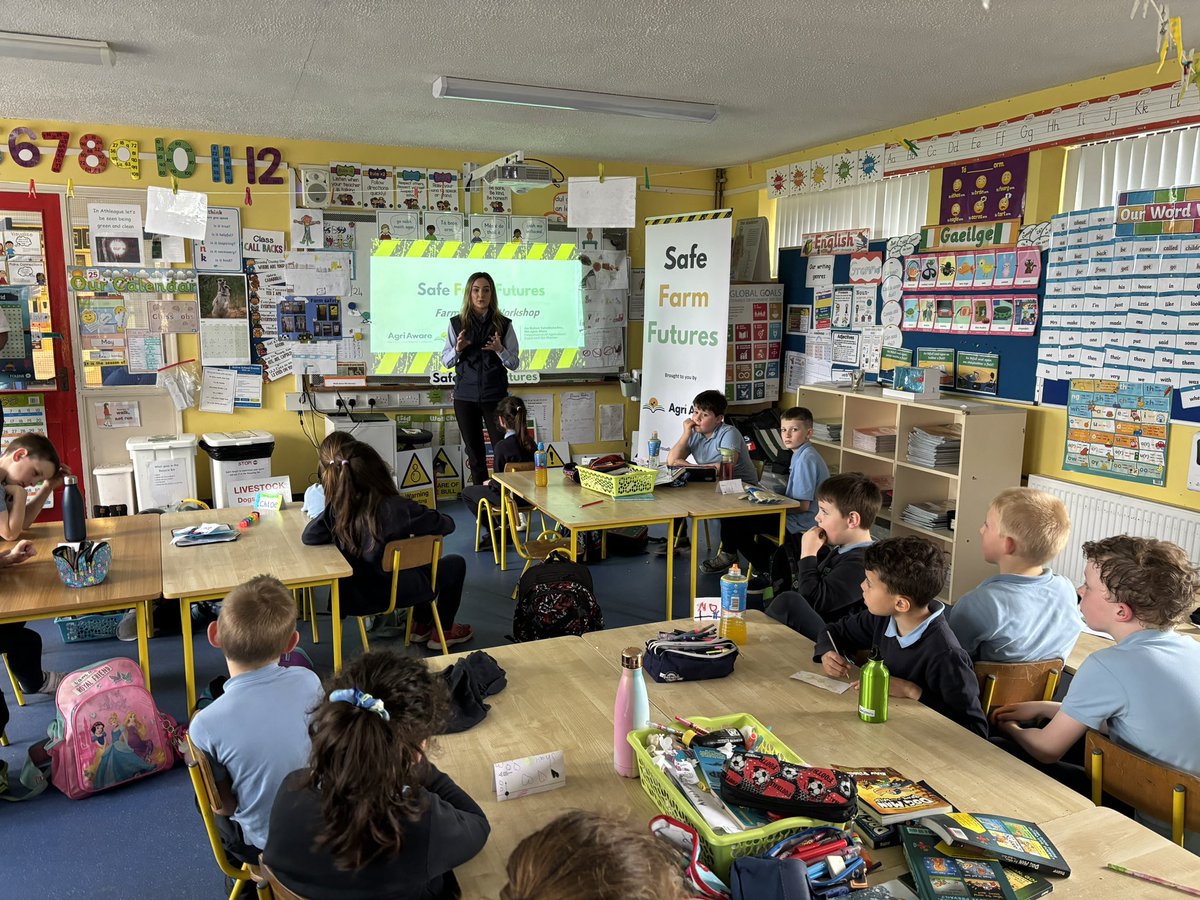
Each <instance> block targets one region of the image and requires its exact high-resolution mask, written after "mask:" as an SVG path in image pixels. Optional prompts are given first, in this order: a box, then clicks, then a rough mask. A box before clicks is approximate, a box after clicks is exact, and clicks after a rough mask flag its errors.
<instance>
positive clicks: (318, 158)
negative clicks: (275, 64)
mask: <svg viewBox="0 0 1200 900" xmlns="http://www.w3.org/2000/svg"><path fill="white" fill-rule="evenodd" d="M3 122H4V126H5V130H6V131H7V130H11V129H12V128H15V127H17V126H18V125H24V126H26V127H29V128H32V129H33V130H35V131H37V132H39V133H40V132H42V131H67V132H69V133H70V134H71V136H72V140H71V146H72V147H75V146H78V140H79V137H80V136H82V135H83V134H85V133H94V134H97V135H99V136H100V137H101V138H103V139H104V141H105V144H106V146H109V145H111V144H112V142H113V141H115V140H118V139H122V138H124V139H128V140H136V141H138V143H139V148H138V149H139V152H141V153H143V154H144V153H153V152H154V149H155V144H154V141H155V138H159V137H161V138H163V139H164V140H165V141H166V142H167V143H170V141H172V140H174V139H176V138H180V139H183V140H186V141H188V142H190V143H191V145H192V147H193V149H194V151H195V154H196V156H198V157H207V156H208V154H209V146H210V145H211V144H218V145H226V144H228V145H229V146H230V147H231V148H232V153H233V157H234V159H235V160H236V159H238V158H239V157H240V158H243V159H244V157H245V152H246V147H247V146H254V147H257V148H261V147H267V146H272V147H277V148H278V149H279V150H280V152H281V153H282V157H283V161H284V162H285V163H286V164H287V165H288V166H289V167H291V168H292V169H295V168H296V167H298V166H300V165H327V164H328V163H330V162H332V161H352V162H359V163H367V164H375V165H385V164H386V165H393V166H399V165H407V166H416V167H424V168H442V167H444V168H449V169H459V170H461V168H462V165H463V163H464V162H475V163H481V164H482V163H487V162H490V161H492V160H493V159H496V158H497V157H498V156H500V155H502V154H503V153H505V152H509V151H511V150H512V149H513V148H511V147H508V148H503V147H501V148H495V149H493V150H491V151H486V150H481V151H472V152H464V151H458V150H444V149H430V148H419V147H403V146H394V147H392V146H378V145H372V144H357V143H352V142H344V143H343V142H336V143H335V142H324V141H299V140H289V139H284V138H273V137H269V136H261V135H253V136H251V135H235V134H222V133H209V132H190V131H180V130H175V129H171V128H144V127H134V126H125V125H120V124H96V123H78V122H56V121H31V120H27V119H20V120H18V119H4V120H3ZM43 143H44V142H43ZM50 149H52V148H50ZM522 149H524V150H525V152H526V153H527V154H529V155H531V156H538V155H539V154H538V152H537V151H538V148H537V142H536V139H532V140H531V141H530V142H529V144H528V145H527V146H526V147H524V148H522ZM46 150H47V147H45V146H43V154H45V153H46ZM549 162H552V163H553V164H554V165H556V166H558V167H559V168H560V169H561V170H562V171H563V172H564V173H565V174H566V175H567V176H595V175H597V174H598V172H599V161H596V160H585V159H570V158H563V157H557V158H549ZM263 168H264V167H263V166H262V165H260V166H259V167H258V171H259V173H260V174H261V173H262V171H263ZM687 168H692V167H688V166H670V165H657V166H651V167H650V173H651V183H652V185H654V186H656V187H658V188H667V189H668V190H669V189H670V188H684V189H691V190H703V191H705V192H706V193H705V194H694V193H679V194H673V193H664V192H659V191H653V192H646V191H642V190H639V191H638V194H637V217H638V221H639V222H640V221H641V219H642V218H643V217H645V216H656V215H671V214H678V213H685V212H694V211H699V210H707V209H711V208H712V206H713V195H712V193H711V192H712V190H713V186H714V179H713V173H712V171H702V172H691V173H687V174H680V175H658V174H656V171H657V172H670V171H675V170H683V169H687ZM233 174H234V183H233V184H232V185H226V184H223V183H222V184H214V183H213V181H212V178H211V169H210V166H209V164H208V163H206V162H198V163H197V165H196V171H195V173H194V174H193V176H192V177H191V178H189V179H180V180H179V186H180V188H181V189H184V190H193V191H203V192H206V193H207V194H208V195H209V203H210V205H213V206H234V207H237V208H238V209H239V210H240V211H241V217H242V227H243V228H262V229H273V230H276V231H283V232H285V233H286V232H287V231H288V230H289V224H288V223H289V216H288V213H289V209H290V207H289V202H288V198H289V193H290V191H291V186H290V183H289V185H286V186H283V185H274V186H266V185H256V186H252V187H251V196H252V198H253V204H252V205H251V206H245V205H244V199H245V189H246V169H245V167H244V166H235V167H234V170H233ZM604 174H605V177H608V176H610V175H613V176H620V175H632V176H637V177H638V179H639V181H641V180H642V179H643V174H644V173H643V166H642V164H640V163H621V162H608V161H604ZM31 177H32V178H34V179H35V180H36V182H37V184H38V185H40V186H42V187H43V188H47V189H54V187H55V186H57V187H65V185H66V183H67V179H68V178H71V179H72V180H73V182H74V186H75V188H76V190H77V191H78V190H80V189H83V188H87V187H104V188H128V189H132V190H138V191H144V190H145V189H146V187H148V186H150V185H158V186H162V187H167V186H169V185H170V179H169V178H163V177H160V176H159V175H158V169H157V165H156V163H155V161H154V160H148V159H143V160H142V161H141V177H140V179H139V180H137V181H133V180H131V178H130V176H129V174H128V172H127V171H125V170H123V169H119V168H116V167H115V166H113V165H111V164H110V165H109V167H108V169H107V171H106V172H104V173H102V174H100V175H90V174H87V173H85V172H83V171H82V170H81V169H80V168H79V165H78V163H77V162H76V158H75V157H73V156H69V157H67V159H66V162H65V164H64V166H63V171H62V172H60V173H57V174H55V173H53V172H51V170H50V161H49V155H43V159H42V162H41V164H40V165H39V166H37V167H36V168H33V169H22V168H18V167H17V166H16V165H15V164H14V163H13V162H12V161H11V160H10V159H8V158H7V154H6V156H5V160H4V163H3V165H2V166H0V189H6V190H22V191H23V190H25V189H27V188H28V179H29V178H31ZM288 177H289V179H291V177H292V176H291V174H290V173H289V175H288ZM562 189H563V190H565V189H566V188H565V186H564V187H563V188H562ZM555 192H556V191H555V190H554V189H542V190H537V191H530V192H529V193H526V194H519V195H518V194H514V195H513V215H543V214H545V213H547V212H550V211H552V209H553V199H554V194H555ZM465 199H467V198H466V196H465V195H464V200H465ZM479 202H480V201H479V200H476V201H475V203H476V204H479ZM474 211H476V212H479V211H480V210H479V209H475V210H474ZM76 224H79V223H76ZM644 234H645V232H644V229H642V228H641V227H638V228H634V229H631V230H630V242H629V253H630V264H631V265H632V266H634V267H639V266H641V265H642V264H643V259H644V255H645V240H644ZM641 338H642V330H641V322H635V323H631V325H630V327H629V329H628V333H627V339H626V359H627V365H628V367H630V368H636V367H639V366H640V365H641ZM179 350H180V358H181V359H189V358H194V357H198V356H199V340H198V337H197V336H196V335H182V336H181V338H180V347H179ZM573 389H578V390H594V391H595V392H596V407H597V433H598V431H599V407H600V406H601V405H603V404H614V403H624V405H625V430H626V440H628V437H629V434H630V432H631V431H632V430H633V429H634V428H636V427H637V416H638V407H637V404H635V403H632V402H628V401H625V400H623V399H622V397H621V392H620V390H619V388H618V387H617V385H616V384H615V383H607V384H601V383H592V384H588V385H586V386H580V387H576V386H574V385H558V384H554V385H551V384H549V383H546V384H535V385H528V386H522V387H520V388H518V389H517V390H516V393H531V394H532V393H537V394H553V395H554V396H555V398H556V399H555V410H554V419H555V421H557V420H558V415H559V406H558V399H557V398H558V397H559V395H560V394H561V393H563V392H564V391H569V390H573ZM292 390H294V382H293V379H292V378H290V377H289V378H284V379H281V380H279V381H275V382H271V383H268V384H266V385H264V390H263V408H262V409H261V410H247V409H239V410H238V411H237V412H236V413H234V414H233V415H232V416H230V415H223V414H220V413H201V412H199V411H197V410H194V409H193V410H188V411H187V412H185V413H184V414H183V426H184V431H186V432H188V433H191V434H196V435H201V434H203V433H205V432H214V431H232V430H240V429H259V430H263V431H269V432H271V433H272V434H273V435H275V439H276V448H275V454H274V457H273V461H272V467H273V470H274V474H276V475H288V476H290V477H291V479H292V485H293V489H294V490H296V491H300V490H303V487H304V485H306V484H307V483H308V482H309V481H310V480H311V477H312V476H313V474H314V471H315V462H314V459H315V456H314V453H313V448H312V445H311V443H310V442H309V440H308V438H307V437H305V436H304V434H303V432H302V431H301V428H300V422H299V419H298V416H297V414H296V413H294V412H288V411H287V410H286V409H285V408H284V395H285V393H287V392H289V391H292ZM96 396H97V397H100V396H101V392H96ZM318 427H319V429H320V431H321V432H322V433H323V428H324V424H323V421H320V420H319V421H318ZM555 436H556V437H557V429H556V435H555ZM319 439H320V434H318V440H319ZM619 449H624V448H623V447H622V446H621V445H620V444H619V443H617V442H611V441H610V442H604V443H595V444H581V445H572V451H579V452H585V453H587V452H598V451H606V452H613V451H616V450H619ZM199 463H200V464H198V465H197V467H196V468H197V490H198V493H199V494H200V495H201V496H205V497H207V496H211V490H210V483H209V467H208V465H207V460H205V459H201V460H199Z"/></svg>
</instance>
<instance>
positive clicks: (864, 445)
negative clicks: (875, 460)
mask: <svg viewBox="0 0 1200 900" xmlns="http://www.w3.org/2000/svg"><path fill="white" fill-rule="evenodd" d="M854 449H855V450H865V451H867V452H868V453H882V454H888V453H895V452H896V427H895V426H894V425H876V426H874V427H872V428H855V429H854Z"/></svg>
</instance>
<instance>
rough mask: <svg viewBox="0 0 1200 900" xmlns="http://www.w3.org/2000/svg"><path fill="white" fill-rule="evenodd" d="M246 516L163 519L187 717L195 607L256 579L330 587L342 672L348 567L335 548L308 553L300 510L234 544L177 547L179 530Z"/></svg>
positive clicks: (268, 520) (191, 703)
mask: <svg viewBox="0 0 1200 900" xmlns="http://www.w3.org/2000/svg"><path fill="white" fill-rule="evenodd" d="M246 511H247V510H244V509H241V508H229V509H199V510H193V511H191V512H179V513H168V514H167V515H164V516H162V522H161V527H160V528H159V535H158V538H159V546H160V548H161V554H162V596H163V597H165V598H167V599H168V600H178V601H179V616H180V619H181V621H182V624H183V668H184V678H185V680H186V684H187V708H188V714H189V715H190V714H191V711H192V709H193V708H194V707H195V705H196V672H195V653H194V651H193V647H192V609H191V607H192V604H193V603H199V602H201V601H203V600H220V599H221V598H222V597H224V596H225V595H226V594H227V593H229V591H230V590H231V589H233V588H234V587H236V586H237V585H239V584H241V583H242V582H243V581H246V580H247V579H249V578H253V577H254V576H255V575H274V576H275V577H276V578H278V579H279V580H280V581H282V582H283V583H284V584H285V585H287V586H288V587H289V588H293V589H295V588H307V587H318V586H322V585H326V584H327V585H329V586H330V612H331V613H332V616H333V667H334V670H335V671H336V670H338V669H341V667H342V618H341V607H340V604H339V600H338V579H339V578H346V577H348V576H349V575H350V574H351V569H350V564H349V563H348V562H346V559H345V557H344V556H342V553H341V551H340V550H338V548H337V547H335V546H333V545H332V544H326V545H323V546H319V547H307V546H305V545H304V544H302V543H301V542H300V535H301V534H302V533H303V531H304V526H305V524H306V523H307V521H308V520H307V519H306V518H305V516H304V512H303V510H301V508H300V507H299V506H291V507H289V508H287V509H284V510H282V511H280V512H264V513H263V514H262V518H260V519H259V521H258V522H257V523H255V524H254V525H252V526H251V527H249V528H247V529H246V530H245V531H243V532H241V533H240V535H239V537H238V539H237V540H236V541H226V542H224V543H219V544H201V545H199V546H195V547H176V546H173V545H172V544H171V532H172V530H173V529H176V528H184V527H188V526H194V525H200V524H202V523H204V522H222V523H227V524H230V525H235V526H236V524H237V522H238V521H239V519H241V517H242V516H243V515H245V513H246Z"/></svg>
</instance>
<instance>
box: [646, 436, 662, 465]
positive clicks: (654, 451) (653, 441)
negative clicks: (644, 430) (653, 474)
mask: <svg viewBox="0 0 1200 900" xmlns="http://www.w3.org/2000/svg"><path fill="white" fill-rule="evenodd" d="M661 450H662V441H660V440H659V439H658V432H657V431H652V432H650V440H648V441H646V461H647V462H648V463H649V464H650V467H651V468H652V469H657V468H658V454H659V451H661Z"/></svg>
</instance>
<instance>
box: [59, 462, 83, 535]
mask: <svg viewBox="0 0 1200 900" xmlns="http://www.w3.org/2000/svg"><path fill="white" fill-rule="evenodd" d="M62 505H63V539H64V540H65V541H66V542H67V543H69V544H77V543H79V542H80V541H86V540H87V519H86V518H85V515H84V506H83V494H82V493H80V491H79V479H78V478H76V477H75V476H74V475H68V476H67V477H66V478H64V479H63V497H62Z"/></svg>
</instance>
